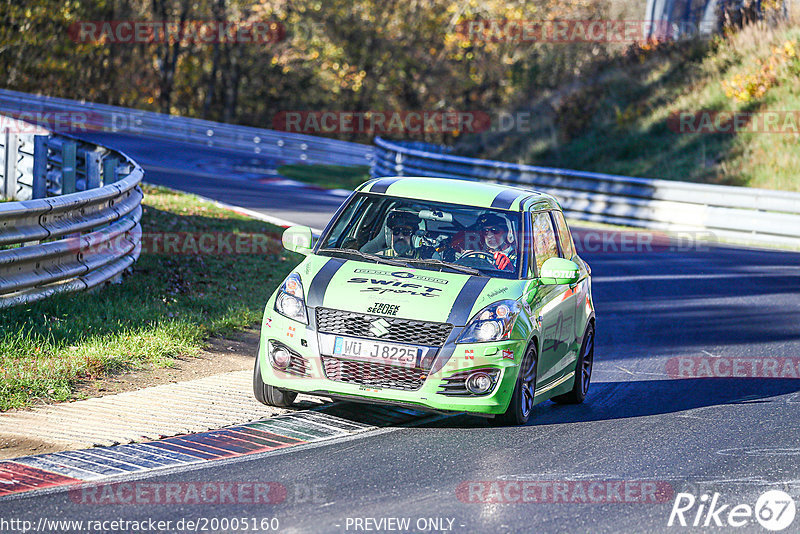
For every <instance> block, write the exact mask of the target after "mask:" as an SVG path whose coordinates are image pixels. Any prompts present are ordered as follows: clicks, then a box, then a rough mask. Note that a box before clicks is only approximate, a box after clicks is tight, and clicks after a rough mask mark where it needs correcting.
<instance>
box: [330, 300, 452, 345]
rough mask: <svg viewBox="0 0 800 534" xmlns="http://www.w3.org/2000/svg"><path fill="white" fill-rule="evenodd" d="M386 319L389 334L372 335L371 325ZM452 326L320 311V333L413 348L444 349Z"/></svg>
mask: <svg viewBox="0 0 800 534" xmlns="http://www.w3.org/2000/svg"><path fill="white" fill-rule="evenodd" d="M377 319H383V320H384V321H386V322H387V323H388V324H389V326H388V328H387V329H388V332H387V333H386V334H384V335H382V336H380V337H376V336H375V334H373V333H372V332H370V327H371V326H372V322H373V321H375V320H377ZM452 329H453V325H451V324H449V323H430V322H426V321H412V320H410V319H398V318H396V317H382V316H380V315H366V314H363V313H355V312H348V311H342V310H332V309H330V308H317V330H318V331H319V332H324V333H327V334H339V335H342V336H354V337H366V338H372V339H380V340H381V341H395V342H397V343H408V344H411V345H427V346H429V347H441V346H442V345H444V342H445V341H446V340H447V336H449V335H450V331H451V330H452Z"/></svg>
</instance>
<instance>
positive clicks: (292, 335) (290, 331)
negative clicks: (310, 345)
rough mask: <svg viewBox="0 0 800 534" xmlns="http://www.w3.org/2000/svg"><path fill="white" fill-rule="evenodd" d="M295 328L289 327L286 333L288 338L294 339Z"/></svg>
mask: <svg viewBox="0 0 800 534" xmlns="http://www.w3.org/2000/svg"><path fill="white" fill-rule="evenodd" d="M294 334H295V328H294V327H293V326H290V327H289V330H287V331H286V337H294Z"/></svg>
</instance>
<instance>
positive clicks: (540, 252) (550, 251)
mask: <svg viewBox="0 0 800 534" xmlns="http://www.w3.org/2000/svg"><path fill="white" fill-rule="evenodd" d="M533 252H534V254H536V272H537V273H538V272H539V271H540V270H541V269H542V265H543V264H544V262H545V261H547V260H549V259H550V258H555V257H557V256H558V245H557V244H556V234H555V232H553V224H552V223H551V222H550V213H549V212H547V211H543V212H539V213H534V214H533Z"/></svg>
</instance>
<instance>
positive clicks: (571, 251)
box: [552, 211, 575, 260]
mask: <svg viewBox="0 0 800 534" xmlns="http://www.w3.org/2000/svg"><path fill="white" fill-rule="evenodd" d="M552 213H553V219H555V220H556V229H557V230H558V242H559V243H561V252H563V253H564V257H565V258H567V259H568V260H570V259H572V256H574V255H575V245H574V244H573V242H572V235H571V234H570V233H569V228H568V227H567V221H566V220H564V214H563V213H561V212H560V211H554V212H552Z"/></svg>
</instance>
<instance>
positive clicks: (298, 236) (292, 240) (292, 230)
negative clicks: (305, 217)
mask: <svg viewBox="0 0 800 534" xmlns="http://www.w3.org/2000/svg"><path fill="white" fill-rule="evenodd" d="M281 241H282V242H283V248H285V249H286V250H291V251H292V252H297V253H298V254H302V255H304V256H308V255H309V254H311V228H309V227H308V226H290V227H289V228H287V229H286V230H284V231H283V237H282V238H281Z"/></svg>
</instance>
